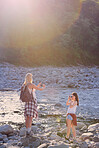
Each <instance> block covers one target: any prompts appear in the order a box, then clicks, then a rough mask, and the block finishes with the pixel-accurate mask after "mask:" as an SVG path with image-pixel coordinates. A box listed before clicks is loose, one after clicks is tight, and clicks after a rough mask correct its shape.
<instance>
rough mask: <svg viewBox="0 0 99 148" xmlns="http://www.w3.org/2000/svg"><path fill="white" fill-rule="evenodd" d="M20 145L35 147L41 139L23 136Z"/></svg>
mask: <svg viewBox="0 0 99 148" xmlns="http://www.w3.org/2000/svg"><path fill="white" fill-rule="evenodd" d="M21 142H22V145H23V146H24V147H27V146H30V147H33V148H37V147H38V146H39V145H40V144H41V140H40V139H39V138H37V137H24V138H21Z"/></svg>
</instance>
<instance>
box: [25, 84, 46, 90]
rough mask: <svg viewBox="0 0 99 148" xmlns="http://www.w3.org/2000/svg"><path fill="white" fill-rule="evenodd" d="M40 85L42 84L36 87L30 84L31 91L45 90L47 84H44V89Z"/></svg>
mask: <svg viewBox="0 0 99 148" xmlns="http://www.w3.org/2000/svg"><path fill="white" fill-rule="evenodd" d="M40 84H41V83H39V84H38V85H37V86H36V85H34V84H29V85H28V87H29V88H30V89H36V90H40V91H42V90H44V89H45V84H43V87H40Z"/></svg>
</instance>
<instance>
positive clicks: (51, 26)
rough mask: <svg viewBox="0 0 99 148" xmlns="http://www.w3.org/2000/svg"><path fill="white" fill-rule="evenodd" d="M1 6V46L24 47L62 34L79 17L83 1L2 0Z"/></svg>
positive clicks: (38, 43)
mask: <svg viewBox="0 0 99 148" xmlns="http://www.w3.org/2000/svg"><path fill="white" fill-rule="evenodd" d="M0 6H1V7H0V8H1V12H0V22H1V23H0V32H1V34H0V38H2V40H3V42H2V45H5V46H7V47H19V48H21V47H28V46H34V45H40V44H42V43H45V42H48V41H51V40H52V39H54V38H56V37H58V36H59V35H61V34H63V33H64V32H65V31H66V30H67V29H68V28H69V27H70V25H72V24H73V23H74V21H75V20H76V19H77V18H78V16H79V13H80V8H81V1H80V0H62V1H60V0H2V1H0ZM0 41H1V40H0ZM0 45H1V43H0Z"/></svg>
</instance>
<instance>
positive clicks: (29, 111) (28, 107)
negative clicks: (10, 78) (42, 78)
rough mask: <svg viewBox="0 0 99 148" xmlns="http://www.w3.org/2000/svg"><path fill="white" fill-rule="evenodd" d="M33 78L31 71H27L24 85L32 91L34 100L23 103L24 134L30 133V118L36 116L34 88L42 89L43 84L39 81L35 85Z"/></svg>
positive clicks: (43, 87)
mask: <svg viewBox="0 0 99 148" xmlns="http://www.w3.org/2000/svg"><path fill="white" fill-rule="evenodd" d="M32 81H33V78H32V74H31V73H27V74H26V76H25V82H24V84H23V85H24V86H27V87H28V90H29V92H30V93H33V98H34V100H31V101H29V102H26V103H25V112H24V115H25V124H26V136H28V135H30V136H31V135H32V132H31V125H32V119H33V118H37V117H38V112H37V100H36V95H35V90H40V91H42V90H44V89H45V85H44V84H43V85H42V87H41V83H39V84H38V85H37V86H36V85H35V84H33V83H32Z"/></svg>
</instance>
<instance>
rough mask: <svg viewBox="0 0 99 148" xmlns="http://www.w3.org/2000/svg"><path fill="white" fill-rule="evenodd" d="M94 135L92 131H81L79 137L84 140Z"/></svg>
mask: <svg viewBox="0 0 99 148" xmlns="http://www.w3.org/2000/svg"><path fill="white" fill-rule="evenodd" d="M92 136H94V135H93V133H91V132H89V133H83V134H82V135H81V136H80V139H82V140H86V139H90V137H92Z"/></svg>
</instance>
